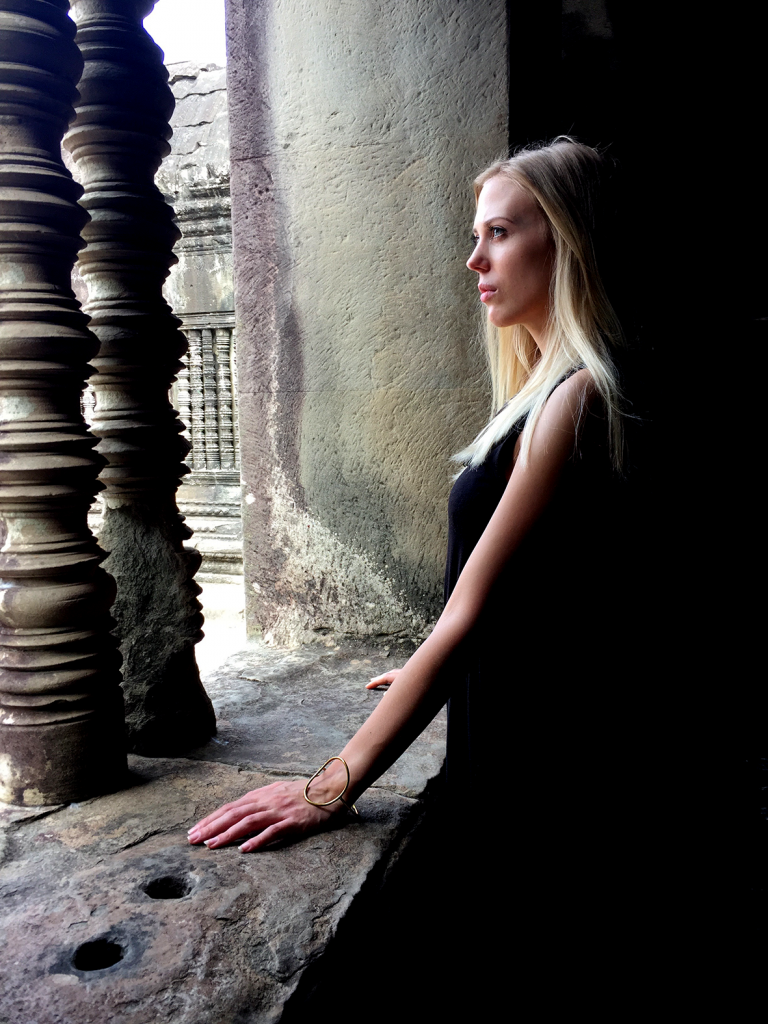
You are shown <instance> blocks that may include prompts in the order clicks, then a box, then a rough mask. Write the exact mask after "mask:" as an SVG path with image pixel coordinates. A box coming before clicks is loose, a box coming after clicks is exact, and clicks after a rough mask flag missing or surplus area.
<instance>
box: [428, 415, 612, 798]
mask: <svg viewBox="0 0 768 1024" xmlns="http://www.w3.org/2000/svg"><path fill="white" fill-rule="evenodd" d="M522 426H523V423H522V422H521V423H520V424H519V425H518V426H517V427H516V428H513V430H512V431H511V432H510V433H509V434H508V435H507V437H505V438H504V439H503V440H502V441H500V442H498V443H497V444H496V445H495V447H494V448H493V449H492V450H491V452H490V453H489V455H488V457H487V458H486V460H485V461H484V462H483V463H482V464H481V465H480V466H478V467H476V468H466V469H464V470H463V472H462V473H461V475H460V476H459V477H458V478H457V480H456V482H455V484H454V486H453V488H452V490H451V495H450V499H449V504H448V519H449V530H448V555H447V561H446V572H445V599H446V601H447V600H448V598H449V597H450V595H451V593H452V591H453V588H454V587H455V585H456V582H457V580H458V578H459V575H460V573H461V571H462V569H463V568H464V565H465V564H466V562H467V560H468V558H469V556H470V554H471V553H472V551H473V549H474V547H475V545H476V544H477V542H478V541H479V539H480V537H481V535H482V533H483V531H484V530H485V527H486V526H487V525H488V521H489V520H490V518H491V516H492V515H493V512H494V511H495V509H496V506H497V505H498V503H499V501H500V499H501V497H502V495H503V493H504V489H505V488H506V485H507V478H508V474H509V471H510V468H511V465H512V461H513V457H514V448H515V444H516V442H517V439H518V437H519V435H520V431H521V430H522ZM616 499H617V481H616V478H615V474H614V473H613V472H612V470H611V466H610V460H609V455H608V446H607V425H606V421H605V419H604V418H603V417H602V416H600V415H596V414H595V413H594V412H592V413H589V412H588V413H587V414H586V415H585V417H584V420H583V422H582V424H581V425H580V431H579V438H578V444H577V447H576V450H575V451H574V454H573V456H572V457H571V459H570V460H569V461H568V463H566V465H565V467H564V469H563V471H562V474H561V477H560V480H559V483H558V486H557V489H556V491H555V494H554V495H553V497H552V499H551V501H550V503H549V505H548V506H547V508H546V510H545V511H544V513H543V514H542V516H541V517H540V518H539V520H538V521H537V522H536V524H535V525H534V527H533V528H532V529H531V531H530V533H529V534H528V535H527V536H526V538H525V540H524V542H523V543H522V544H521V546H520V547H519V548H518V550H517V551H516V552H515V554H514V555H513V556H512V558H511V559H510V562H509V564H508V565H507V566H506V567H505V568H504V570H503V572H502V574H501V576H500V578H499V580H498V581H497V583H496V585H495V586H494V589H493V591H492V592H491V594H490V596H489V599H488V601H487V602H486V607H485V609H484V611H483V613H482V615H481V618H480V621H479V622H478V624H477V625H476V627H475V629H474V631H473V633H472V635H471V636H470V637H469V638H468V639H467V640H466V642H465V644H464V645H463V650H462V651H461V652H460V653H459V656H458V657H457V658H456V659H455V660H454V662H453V665H452V667H451V674H452V676H453V678H452V679H451V681H450V684H449V685H450V694H451V696H450V699H449V703H448V746H447V758H446V774H447V782H448V792H449V794H450V795H451V796H452V797H453V798H461V797H464V796H468V795H470V796H471V798H472V800H473V801H475V802H477V800H478V794H479V793H482V792H484V791H485V790H487V787H488V779H489V778H496V779H499V778H503V779H504V778H506V779H508V778H509V777H510V772H513V771H514V772H516V773H519V772H521V771H522V772H530V771H532V770H534V771H535V772H536V773H537V774H541V771H542V770H543V765H542V763H541V759H542V757H546V753H545V752H546V751H550V750H552V748H553V744H556V745H557V748H558V750H560V751H561V752H563V753H565V751H568V750H570V749H573V746H574V745H575V746H577V747H579V748H583V746H584V743H585V741H586V742H587V743H589V735H590V734H591V733H592V732H593V730H594V728H595V718H596V716H597V717H599V719H600V721H602V720H603V711H604V709H603V708H602V707H601V700H602V698H603V696H604V694H603V689H604V683H605V672H604V671H603V669H604V667H605V665H606V664H607V662H608V661H610V660H611V655H610V654H609V648H610V646H611V637H612V635H613V632H612V629H611V625H610V623H611V619H612V609H611V607H610V599H609V598H608V597H607V595H609V594H610V584H609V583H608V582H607V581H608V580H610V579H611V559H612V557H613V554H614V552H615V541H614V539H613V538H614V536H615V533H614V530H615V527H616V523H617V522H618V519H619V517H618V516H617V514H616V509H617V500H616ZM613 570H614V573H615V567H613ZM595 638H599V639H598V640H597V642H595ZM595 651H600V652H601V653H600V654H599V655H596V654H595ZM521 751H529V752H530V751H535V752H538V753H536V754H535V755H534V759H533V760H534V762H535V764H536V765H538V767H535V765H532V763H531V757H530V756H526V757H524V758H522V759H521V758H520V757H519V755H520V753H521ZM542 752H544V753H542ZM545 774H546V772H545ZM518 781H519V779H518ZM497 798H498V794H497V793H496V794H495V796H494V799H497Z"/></svg>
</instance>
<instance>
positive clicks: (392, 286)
mask: <svg viewBox="0 0 768 1024" xmlns="http://www.w3.org/2000/svg"><path fill="white" fill-rule="evenodd" d="M227 19H228V30H227V31H228V53H229V56H228V82H229V94H230V140H231V147H232V202H233V219H234V245H235V291H236V305H237V331H238V362H239V374H240V392H239V401H240V429H241V447H242V473H243V487H244V496H245V503H244V530H245V572H246V592H247V602H248V620H249V628H250V630H251V631H257V630H258V629H259V628H261V629H263V630H264V631H265V635H267V636H268V637H269V636H272V637H274V638H275V639H276V640H282V641H296V640H300V639H307V638H309V637H312V636H316V635H317V633H318V632H319V633H325V632H336V631H348V632H355V633H390V632H392V633H394V632H399V631H405V632H409V633H411V634H413V635H418V634H419V633H420V632H422V631H423V630H424V629H426V628H427V627H428V624H429V623H430V621H431V620H433V619H434V617H435V616H436V614H437V613H438V611H439V608H440V591H441V585H442V571H443V560H444V555H445V539H446V534H445V525H444V524H445V509H446V500H447V495H448V490H449V487H450V477H451V467H450V464H449V462H448V458H449V456H450V454H451V453H452V452H453V451H455V450H456V449H457V448H458V447H459V446H461V445H462V444H464V443H466V441H467V440H469V439H470V438H471V437H472V436H473V434H474V432H475V431H476V430H477V428H478V426H479V425H480V424H481V422H482V421H483V418H484V417H485V415H486V414H487V392H486V388H485V385H484V382H483V380H482V376H483V363H482V354H481V351H480V348H479V346H478V345H477V344H476V343H475V341H474V338H475V337H476V334H477V323H478V318H477V311H476V306H477V291H476V287H475V283H474V280H473V279H472V276H471V275H470V274H469V273H468V271H467V270H466V268H465V267H464V260H465V259H466V254H467V253H468V244H467V239H468V235H469V229H470V224H471V220H472V215H473V202H472V197H471V189H470V182H471V179H472V177H473V176H474V174H475V173H476V171H477V170H478V169H479V168H481V167H483V166H484V165H486V164H487V163H489V162H490V161H491V160H493V159H494V158H496V157H497V156H498V155H499V154H501V153H504V152H506V144H507V127H508V116H507V70H506V69H507V64H506V20H505V19H506V6H505V4H504V3H502V2H500V0H458V2H456V3H453V4H451V5H449V6H448V7H444V6H443V5H440V4H435V3H434V2H428V0H417V2H416V0H415V2H411V3H408V4H403V3H400V2H398V0H375V2H370V3H367V4H359V3H357V2H354V0H342V2H339V0H334V2H330V0H320V2H318V0H313V2H311V3H310V2H309V0H266V2H264V3H259V4H253V3H251V2H249V0H228V8H227Z"/></svg>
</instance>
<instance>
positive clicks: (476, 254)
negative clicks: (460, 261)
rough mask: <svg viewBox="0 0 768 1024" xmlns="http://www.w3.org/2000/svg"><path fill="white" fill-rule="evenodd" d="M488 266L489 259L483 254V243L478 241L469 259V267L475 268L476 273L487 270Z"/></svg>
mask: <svg viewBox="0 0 768 1024" xmlns="http://www.w3.org/2000/svg"><path fill="white" fill-rule="evenodd" d="M487 266H488V260H487V259H486V257H485V255H484V254H483V246H482V243H480V242H478V243H477V245H476V246H475V248H474V249H473V250H472V255H471V256H470V257H469V259H468V260H467V267H468V268H469V269H470V270H474V271H475V273H476V274H479V273H480V271H482V270H485V269H486V268H487Z"/></svg>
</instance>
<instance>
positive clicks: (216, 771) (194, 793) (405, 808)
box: [0, 645, 444, 1024]
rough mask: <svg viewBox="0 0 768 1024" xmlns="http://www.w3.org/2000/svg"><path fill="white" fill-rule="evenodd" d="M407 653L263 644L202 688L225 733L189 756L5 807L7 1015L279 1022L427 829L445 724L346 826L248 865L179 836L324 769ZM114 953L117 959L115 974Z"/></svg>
mask: <svg viewBox="0 0 768 1024" xmlns="http://www.w3.org/2000/svg"><path fill="white" fill-rule="evenodd" d="M398 646H400V647H407V645H398ZM407 653H409V651H404V652H401V653H399V654H398V653H396V652H395V651H394V650H392V651H391V654H390V656H387V655H386V651H385V649H382V648H380V647H379V648H377V647H375V646H372V645H371V646H363V645H357V646H351V647H347V648H339V647H337V646H332V647H327V648H326V647H322V646H321V645H314V647H313V648H312V649H304V650H298V651H295V652H292V653H289V654H286V653H285V652H283V653H282V654H281V653H280V652H276V651H275V650H270V649H268V648H265V647H263V646H254V647H253V648H251V649H250V650H249V651H248V652H244V653H241V654H239V655H238V656H237V657H236V658H234V659H232V660H231V661H230V662H229V664H228V666H226V667H224V668H223V669H222V670H221V671H219V672H218V673H216V674H215V676H213V677H211V678H209V679H207V680H206V682H207V685H208V688H209V691H210V693H211V695H212V697H213V700H214V704H215V706H216V711H217V715H218V717H219V719H220V721H221V724H222V729H221V733H220V735H219V736H218V737H217V738H216V739H215V740H212V741H211V742H210V743H209V744H208V745H207V746H206V747H204V748H201V749H200V750H198V751H195V753H194V756H193V758H184V759H182V758H179V759H159V758H158V759H147V758H143V757H139V756H136V755H132V756H131V757H130V758H129V763H130V768H131V784H130V785H129V787H128V788H126V789H124V790H123V791H121V792H119V793H115V794H112V795H110V796H105V797H101V798H98V799H94V800H88V801H86V802H83V803H79V804H71V805H70V806H68V807H47V808H39V809H37V811H36V812H32V811H31V810H30V809H22V808H6V809H5V810H0V823H1V824H2V825H3V828H2V830H0V896H1V897H2V899H1V900H0V907H1V908H2V909H1V910H0V914H1V915H2V923H1V924H0V1007H2V1009H1V1010H0V1021H3V1024H5V1022H9V1024H10V1022H12V1024H21V1022H24V1024H26V1022H28V1021H35V1022H36V1024H75V1022H77V1024H87V1022H91V1021H107V1020H108V1021H110V1022H112V1024H159V1022H160V1021H172V1022H173V1024H235V1022H237V1024H266V1022H271V1021H277V1020H279V1019H280V1017H281V1014H282V1012H283V1009H284V1008H285V1006H286V1003H287V1002H288V1001H289V1000H290V997H291V994H292V992H294V990H295V989H296V987H297V985H298V983H299V981H300V979H301V976H302V973H303V971H304V969H305V968H306V967H307V966H308V965H309V964H311V963H312V962H313V961H314V960H316V959H317V958H318V957H319V956H320V955H321V954H322V953H323V952H324V951H325V950H326V949H327V948H328V946H329V944H330V943H331V942H332V941H333V938H334V936H335V934H336V930H337V928H338V925H339V922H340V921H341V920H342V918H343V917H344V916H345V915H346V914H347V912H348V911H349V909H350V907H351V905H352V904H353V902H354V903H355V905H356V906H357V907H359V906H361V905H363V906H364V905H365V901H366V899H367V898H368V897H369V896H370V895H372V894H373V892H374V891H375V890H376V889H377V888H378V886H379V885H380V884H381V882H382V880H383V878H384V877H385V876H386V873H387V871H388V870H389V868H390V867H391V866H392V864H393V863H394V861H396V860H397V858H398V857H399V855H400V852H401V851H402V849H403V847H404V845H405V844H406V843H407V842H408V841H409V839H410V837H411V836H412V834H413V832H414V830H415V829H416V828H418V825H419V822H420V820H421V817H422V815H423V812H424V802H423V800H421V799H419V798H421V797H423V796H424V794H425V789H426V787H427V785H428V782H429V780H430V778H432V777H434V776H435V774H436V773H437V771H438V770H439V766H440V763H441V760H442V753H443V749H444V746H443V740H444V722H443V719H442V716H439V717H438V719H437V720H436V721H435V723H433V725H432V726H431V727H430V729H429V730H428V731H427V733H425V734H424V736H423V737H422V738H421V739H419V740H417V741H416V743H414V744H413V746H412V747H411V749H410V750H409V751H408V752H407V753H406V754H405V755H403V757H402V758H401V759H400V761H399V762H398V763H397V764H396V765H395V766H394V768H393V769H392V771H391V772H390V773H388V774H387V776H384V777H383V778H382V779H381V780H380V782H379V784H378V785H377V786H376V787H374V788H372V789H371V790H369V791H368V793H366V794H365V795H364V796H363V797H362V798H361V799H360V801H359V802H358V806H359V810H360V814H361V818H360V819H359V820H354V821H353V820H350V821H349V823H348V824H346V825H345V826H344V827H343V828H340V829H338V830H336V831H332V832H328V833H325V834H322V835H319V836H315V837H313V838H310V839H308V840H305V841H302V842H300V843H297V844H295V845H292V846H288V847H286V848H284V849H281V850H270V851H265V852H262V853H259V854H248V855H243V854H241V853H239V851H238V850H237V848H236V846H232V847H228V848H224V849H220V850H208V849H206V848H205V847H191V846H189V844H188V843H187V842H186V829H187V828H189V827H190V825H192V824H193V823H194V822H195V821H197V820H198V819H199V818H200V817H202V816H203V815H205V814H206V813H208V812H209V811H211V810H212V809H213V808H215V807H217V806H219V805H220V804H221V803H223V802H226V801H228V800H233V799H236V798H238V797H239V796H241V795H243V793H245V792H246V791H247V790H249V789H252V788H255V787H256V786H260V785H265V784H268V783H270V782H272V781H274V780H275V778H280V777H283V778H284V777H291V776H297V775H298V776H302V775H304V774H305V773H307V772H308V769H309V768H310V767H312V768H314V767H319V764H320V763H322V761H323V760H324V759H325V758H326V757H327V755H328V753H329V752H330V751H331V750H333V751H335V750H336V749H337V744H338V742H339V739H340V736H341V734H344V736H345V738H346V735H348V734H349V732H350V731H351V730H353V729H354V728H356V727H357V725H358V724H359V722H360V721H362V719H363V718H364V717H365V716H366V715H367V714H368V713H369V711H370V709H371V707H372V706H373V705H374V704H375V703H376V702H377V701H378V700H379V699H380V695H379V694H377V693H369V692H367V691H366V690H365V689H364V683H365V682H366V681H367V679H368V677H369V676H370V675H372V674H373V673H374V672H378V671H380V670H381V669H382V668H384V667H397V666H399V665H401V664H402V663H403V660H404V657H405V655H406V654H407ZM334 678H335V679H337V680H339V685H338V687H337V688H336V691H335V693H336V696H335V699H332V691H333V686H332V684H331V680H332V679H334ZM252 716H258V717H257V723H258V724H257V725H256V728H255V729H254V728H253V724H252V722H251V717H252ZM329 744H330V746H329ZM152 883H154V885H152ZM158 897H164V898H158ZM89 943H95V944H96V945H95V946H90V947H89V946H88V945H87V944H89ZM110 944H111V949H112V950H113V956H116V955H119V956H120V959H119V960H116V962H114V963H112V964H111V965H107V961H105V960H103V959H99V958H100V957H102V956H104V955H105V954H109V952H110ZM83 947H85V948H83ZM115 947H119V949H118V950H116V951H115ZM78 951H79V952H78ZM100 965H101V966H100ZM86 968H91V969H86Z"/></svg>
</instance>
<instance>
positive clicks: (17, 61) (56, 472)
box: [0, 0, 125, 805]
mask: <svg viewBox="0 0 768 1024" xmlns="http://www.w3.org/2000/svg"><path fill="white" fill-rule="evenodd" d="M67 8H68V4H67V3H66V0H47V2H43V0H0V123H2V132H0V749H1V751H2V753H0V800H3V801H6V802H9V803H16V804H25V805H41V804H43V805H44V804H52V803H59V802H64V801H68V800H75V799H82V798H85V797H88V796H93V795H95V794H98V793H103V792H106V791H108V790H110V789H112V788H114V787H115V786H116V785H118V784H119V783H120V781H122V778H123V773H124V771H125V743H124V737H123V701H122V697H121V693H120V688H119V685H118V684H119V680H120V676H119V671H118V669H119V655H118V652H117V650H116V643H115V640H114V638H113V636H112V635H111V634H110V629H111V628H112V626H113V625H114V622H113V620H112V619H111V618H110V611H109V609H110V605H111V604H112V602H113V600H114V597H115V586H114V581H113V580H112V579H111V578H110V577H109V576H108V575H107V573H106V572H105V571H104V570H103V568H101V563H102V561H103V560H104V557H105V555H104V552H103V551H102V550H101V549H100V548H99V547H98V545H97V544H96V541H95V540H94V538H93V536H92V534H91V532H90V530H89V529H88V525H87V512H88V507H89V505H90V504H91V501H92V500H93V496H94V494H95V493H96V491H97V490H98V489H99V488H100V485H99V484H98V483H97V482H96V477H97V474H98V472H99V470H100V469H101V467H102V466H103V465H104V463H105V459H104V457H103V456H102V455H100V454H97V453H96V452H95V451H94V447H95V444H96V441H95V439H94V438H93V437H92V436H91V434H90V433H89V432H88V429H87V427H86V424H85V422H84V420H83V417H82V415H81V412H80V404H79V400H80V395H81V392H82V389H83V383H84V380H85V377H86V376H87V374H88V371H89V367H88V360H89V359H90V358H92V357H93V356H94V355H95V353H96V351H97V348H98V342H97V340H96V338H95V337H94V336H93V334H92V333H91V332H90V331H89V330H88V327H87V317H86V316H84V315H83V313H82V312H81V310H80V307H79V304H78V302H77V301H76V299H75V297H74V294H73V292H72V289H71V285H70V275H71V271H72V265H73V263H74V260H75V257H76V254H77V251H78V249H79V248H80V247H81V245H82V241H81V238H80V233H81V231H82V230H83V228H84V226H85V225H86V223H87V221H88V215H87V214H86V212H85V211H84V210H83V209H82V208H81V207H80V206H78V203H77V200H78V198H79V196H80V194H81V192H82V189H81V188H80V187H79V185H77V184H76V183H75V182H74V181H73V180H72V177H71V175H70V173H69V171H68V170H67V169H66V168H65V166H64V164H63V163H62V159H61V138H62V135H63V133H64V131H65V129H66V126H67V123H68V122H69V121H70V120H71V118H72V116H73V109H72V108H73V103H74V102H75V101H76V99H77V90H76V88H75V85H76V83H77V80H78V78H79V76H80V72H81V70H82V66H83V60H82V56H81V54H80V51H79V49H78V47H77V46H76V45H75V42H74V35H75V26H74V25H73V23H72V22H71V21H70V19H69V18H68V17H67Z"/></svg>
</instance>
